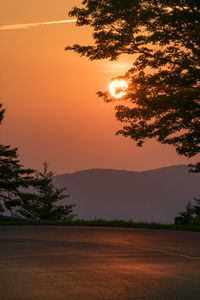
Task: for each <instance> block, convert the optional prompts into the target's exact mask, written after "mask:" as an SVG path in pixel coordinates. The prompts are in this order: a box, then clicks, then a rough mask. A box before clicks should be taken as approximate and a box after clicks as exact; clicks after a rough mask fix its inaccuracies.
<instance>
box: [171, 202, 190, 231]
mask: <svg viewBox="0 0 200 300" xmlns="http://www.w3.org/2000/svg"><path fill="white" fill-rule="evenodd" d="M193 217H194V208H193V206H192V204H191V201H188V203H187V205H186V207H185V211H183V212H180V213H179V216H178V217H175V224H181V225H188V224H190V223H191V222H192V221H193Z"/></svg>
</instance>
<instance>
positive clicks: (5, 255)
mask: <svg viewBox="0 0 200 300" xmlns="http://www.w3.org/2000/svg"><path fill="white" fill-rule="evenodd" d="M69 299H72V300H74V299H75V300H111V299H112V300H128V299H129V300H134V299H148V300H154V299H156V300H164V299H170V300H174V299H176V300H177V299H180V300H184V299H187V300H192V299H197V300H199V299H200V233H194V232H177V231H164V230H140V229H125V228H88V227H45V226H44V227H41V226H30V227H28V226H19V227H17V226H10V227H9V226H2V227H0V300H69Z"/></svg>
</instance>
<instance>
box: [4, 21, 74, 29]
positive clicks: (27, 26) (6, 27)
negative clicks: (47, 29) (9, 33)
mask: <svg viewBox="0 0 200 300" xmlns="http://www.w3.org/2000/svg"><path fill="white" fill-rule="evenodd" d="M73 22H76V19H72V20H60V21H51V22H40V23H28V24H13V25H4V26H0V30H13V29H27V28H30V27H37V26H40V25H51V24H63V23H73Z"/></svg>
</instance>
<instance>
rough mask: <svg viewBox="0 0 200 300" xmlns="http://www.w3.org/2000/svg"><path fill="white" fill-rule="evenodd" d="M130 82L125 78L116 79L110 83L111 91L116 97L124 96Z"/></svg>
mask: <svg viewBox="0 0 200 300" xmlns="http://www.w3.org/2000/svg"><path fill="white" fill-rule="evenodd" d="M127 88H128V84H127V82H126V81H125V80H122V79H116V80H114V81H112V82H111V83H110V85H109V92H110V94H111V95H112V96H113V97H115V98H122V97H123V96H125V95H126V93H127Z"/></svg>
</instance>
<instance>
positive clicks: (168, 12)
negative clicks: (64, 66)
mask: <svg viewBox="0 0 200 300" xmlns="http://www.w3.org/2000/svg"><path fill="white" fill-rule="evenodd" d="M82 4H83V6H82V8H78V7H74V8H73V9H72V10H71V11H70V12H69V15H70V16H73V17H76V18H77V25H78V26H84V25H89V26H90V27H91V28H92V30H93V38H94V44H92V45H87V46H81V45H78V44H75V45H73V46H67V47H66V50H73V51H75V52H77V53H79V54H80V55H84V56H87V57H88V58H89V59H90V60H97V59H110V60H116V59H118V58H119V56H120V55H121V54H129V55H133V61H134V62H133V66H132V68H131V69H130V70H128V71H127V73H126V74H125V75H124V78H125V79H126V80H127V81H128V83H129V87H128V90H127V94H126V95H125V96H124V97H123V99H122V100H124V101H126V103H127V104H126V105H122V104H119V105H117V106H116V118H117V119H118V120H119V121H121V122H123V123H125V126H124V127H123V128H122V129H121V130H119V131H118V132H117V134H122V135H123V136H125V137H130V138H131V139H133V140H135V141H136V142H137V145H138V146H139V147H141V146H142V145H143V143H144V142H145V140H147V139H151V138H155V139H156V140H157V141H158V142H160V143H162V144H169V145H172V146H174V147H175V150H176V151H177V153H178V154H180V155H184V156H186V157H188V158H190V157H193V156H195V155H197V154H198V153H199V152H200V134H199V132H200V119H199V118H200V35H199V29H200V1H197V0H107V1H105V0H84V1H83V2H82ZM98 94H99V96H101V97H103V99H104V100H105V101H106V102H110V101H115V100H116V99H114V98H113V97H111V96H110V95H109V93H108V92H104V93H103V92H98ZM193 167H194V168H193V170H194V171H200V163H199V164H197V165H194V166H193Z"/></svg>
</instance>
